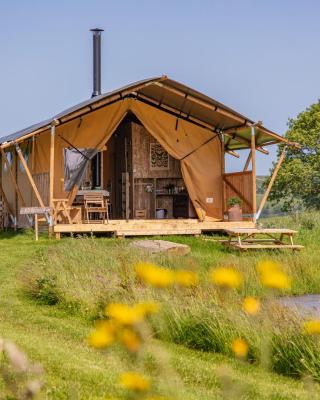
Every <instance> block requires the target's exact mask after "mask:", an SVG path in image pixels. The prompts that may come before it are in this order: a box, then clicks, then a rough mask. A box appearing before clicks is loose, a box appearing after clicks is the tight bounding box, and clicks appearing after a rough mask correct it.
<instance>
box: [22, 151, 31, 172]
mask: <svg viewBox="0 0 320 400" xmlns="http://www.w3.org/2000/svg"><path fill="white" fill-rule="evenodd" d="M29 154H30V153H29V149H28V147H26V148H25V149H23V150H22V156H23V158H24V159H25V161H26V163H27V164H28V162H29ZM19 169H20V171H21V172H26V171H25V169H24V166H23V164H22V162H21V160H19Z"/></svg>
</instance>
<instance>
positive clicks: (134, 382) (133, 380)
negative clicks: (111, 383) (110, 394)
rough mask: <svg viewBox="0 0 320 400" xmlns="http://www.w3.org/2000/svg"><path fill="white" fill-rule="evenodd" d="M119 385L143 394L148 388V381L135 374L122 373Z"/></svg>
mask: <svg viewBox="0 0 320 400" xmlns="http://www.w3.org/2000/svg"><path fill="white" fill-rule="evenodd" d="M120 385H121V386H122V387H124V388H125V389H128V390H134V391H137V392H145V391H147V390H149V388H150V380H149V379H148V378H146V377H145V376H143V375H141V374H138V373H136V372H124V373H123V374H121V375H120Z"/></svg>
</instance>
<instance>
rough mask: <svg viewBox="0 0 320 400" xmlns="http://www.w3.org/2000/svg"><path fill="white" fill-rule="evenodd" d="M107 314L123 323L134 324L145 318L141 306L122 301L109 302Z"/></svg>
mask: <svg viewBox="0 0 320 400" xmlns="http://www.w3.org/2000/svg"><path fill="white" fill-rule="evenodd" d="M105 314H106V315H107V316H109V317H110V318H113V319H114V320H115V321H117V322H118V323H119V324H121V325H134V324H137V323H138V322H141V321H142V320H143V318H144V312H143V311H142V309H141V308H139V307H136V306H132V307H130V306H129V305H127V304H120V303H111V304H109V305H108V306H107V307H106V309H105Z"/></svg>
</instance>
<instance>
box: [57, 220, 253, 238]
mask: <svg viewBox="0 0 320 400" xmlns="http://www.w3.org/2000/svg"><path fill="white" fill-rule="evenodd" d="M240 227H241V228H254V223H253V222H251V221H241V222H225V221H199V220H197V219H163V220H152V219H149V220H137V219H136V220H109V221H108V222H105V223H101V222H100V223H95V224H94V223H90V224H57V225H55V226H54V232H55V234H56V237H57V238H59V237H60V235H61V233H62V234H64V233H73V234H77V233H103V232H105V233H111V234H114V235H115V236H118V237H126V236H161V235H200V234H201V233H202V232H208V231H222V230H224V229H229V228H230V229H232V228H240Z"/></svg>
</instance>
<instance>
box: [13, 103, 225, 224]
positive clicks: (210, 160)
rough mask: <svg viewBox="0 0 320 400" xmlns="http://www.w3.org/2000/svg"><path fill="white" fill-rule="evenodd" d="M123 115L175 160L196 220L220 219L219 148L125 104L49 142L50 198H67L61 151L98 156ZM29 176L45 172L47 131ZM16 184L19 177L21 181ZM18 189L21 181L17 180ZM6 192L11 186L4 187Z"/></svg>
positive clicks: (61, 129) (170, 119) (64, 129)
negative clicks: (130, 117)
mask: <svg viewBox="0 0 320 400" xmlns="http://www.w3.org/2000/svg"><path fill="white" fill-rule="evenodd" d="M128 111H131V112H133V113H134V114H135V115H136V116H137V118H138V119H139V120H140V121H141V123H142V124H143V125H144V126H145V127H146V129H147V130H148V131H149V133H150V134H151V135H152V136H154V137H155V138H156V139H157V140H158V141H159V143H160V144H161V145H162V146H163V147H164V148H165V149H166V150H167V151H168V153H169V154H170V155H171V156H172V157H174V158H176V159H178V160H181V169H182V174H183V178H184V180H185V184H186V187H187V189H188V192H189V195H190V198H191V200H192V202H193V204H194V206H195V208H196V211H197V214H198V216H199V218H201V219H203V218H204V216H206V217H207V218H214V219H221V217H222V203H221V198H222V192H221V191H222V180H221V144H220V140H219V137H218V136H215V134H214V133H213V132H210V131H208V130H206V129H203V128H200V127H197V126H196V125H194V124H192V123H189V122H187V121H184V120H181V119H177V117H175V116H173V115H171V114H169V113H166V112H164V111H162V110H160V109H157V108H155V107H152V106H149V105H147V104H144V103H142V102H140V101H138V100H133V99H125V100H122V101H118V102H115V103H113V104H110V105H108V106H106V107H104V108H101V109H99V110H96V111H93V112H91V113H89V114H86V115H84V116H81V117H79V118H77V119H74V120H72V121H70V122H66V123H64V124H62V125H59V126H57V128H56V136H55V164H54V165H55V168H54V197H55V198H67V197H68V193H66V192H65V191H64V181H63V176H64V159H63V149H64V148H65V147H69V146H70V145H72V146H75V147H77V148H96V149H98V150H101V149H102V148H103V146H104V145H105V144H106V143H107V142H108V140H109V139H110V137H111V136H112V134H113V133H114V131H115V130H116V128H117V127H118V125H119V124H120V122H121V121H122V119H123V118H124V116H125V115H126V114H127V112H128ZM34 148H35V154H34V171H33V172H34V173H35V174H41V173H48V172H49V156H50V131H49V130H48V131H46V132H44V133H42V134H41V135H39V136H38V137H37V138H36V140H35V145H34ZM21 179H22V177H21ZM23 182H24V183H23V186H25V179H24V177H23ZM10 186H11V185H10Z"/></svg>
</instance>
